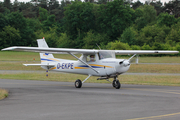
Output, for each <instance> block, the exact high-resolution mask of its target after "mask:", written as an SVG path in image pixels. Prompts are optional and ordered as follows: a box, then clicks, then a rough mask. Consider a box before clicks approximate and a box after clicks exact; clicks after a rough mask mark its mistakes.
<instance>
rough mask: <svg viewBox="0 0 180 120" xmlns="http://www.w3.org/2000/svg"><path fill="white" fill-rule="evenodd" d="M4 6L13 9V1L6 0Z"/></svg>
mask: <svg viewBox="0 0 180 120" xmlns="http://www.w3.org/2000/svg"><path fill="white" fill-rule="evenodd" d="M4 6H5V7H6V8H7V9H9V10H11V7H12V4H11V1H10V0H4Z"/></svg>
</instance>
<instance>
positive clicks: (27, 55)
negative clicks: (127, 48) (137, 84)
mask: <svg viewBox="0 0 180 120" xmlns="http://www.w3.org/2000/svg"><path fill="white" fill-rule="evenodd" d="M0 56H1V57H0V61H23V62H33V61H34V60H33V59H35V61H36V62H40V57H39V53H33V52H17V51H0ZM77 56H78V57H80V56H81V54H78V55H77ZM54 57H56V58H62V59H71V60H76V59H75V58H74V57H73V56H71V55H69V54H54ZM130 57H131V56H129V57H124V56H123V57H120V56H117V58H118V59H124V58H125V59H128V58H130ZM139 63H180V57H167V56H166V57H139Z"/></svg>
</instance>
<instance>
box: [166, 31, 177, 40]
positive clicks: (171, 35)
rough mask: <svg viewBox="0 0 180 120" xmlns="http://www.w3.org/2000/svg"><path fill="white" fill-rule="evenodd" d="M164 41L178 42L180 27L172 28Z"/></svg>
mask: <svg viewBox="0 0 180 120" xmlns="http://www.w3.org/2000/svg"><path fill="white" fill-rule="evenodd" d="M166 41H175V42H180V29H179V30H178V31H177V30H175V29H172V30H171V31H170V33H169V34H168V36H167V37H166Z"/></svg>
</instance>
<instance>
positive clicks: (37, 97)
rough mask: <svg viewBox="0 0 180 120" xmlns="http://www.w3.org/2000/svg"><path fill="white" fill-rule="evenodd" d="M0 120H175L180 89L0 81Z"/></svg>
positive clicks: (178, 113)
mask: <svg viewBox="0 0 180 120" xmlns="http://www.w3.org/2000/svg"><path fill="white" fill-rule="evenodd" d="M0 88H4V89H7V90H9V92H10V95H9V97H8V98H6V99H4V100H1V101H0V119H1V120H112V119H113V120H117V119H118V120H124V119H132V120H147V119H151V120H156V119H158V120H159V119H163V120H169V119H171V120H178V119H179V118H180V87H170V86H148V85H124V84H123V85H122V88H121V89H119V90H117V89H114V88H113V87H112V86H111V84H97V83H96V84H94V83H85V84H83V87H82V88H81V89H77V88H74V83H68V82H49V81H29V80H7V79H0Z"/></svg>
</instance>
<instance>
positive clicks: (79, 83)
mask: <svg viewBox="0 0 180 120" xmlns="http://www.w3.org/2000/svg"><path fill="white" fill-rule="evenodd" d="M89 77H91V75H89V76H88V77H87V78H86V79H85V80H84V81H81V80H80V79H77V80H76V81H75V83H74V85H75V87H76V88H81V87H82V84H83V83H84V82H85V81H86V80H87V79H88V78H89ZM102 79H106V80H107V81H109V79H108V78H107V77H101V78H98V79H97V80H102ZM109 82H111V81H109ZM111 83H112V86H113V87H114V88H116V89H120V88H121V83H120V82H119V80H118V79H117V77H114V80H113V82H111Z"/></svg>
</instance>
